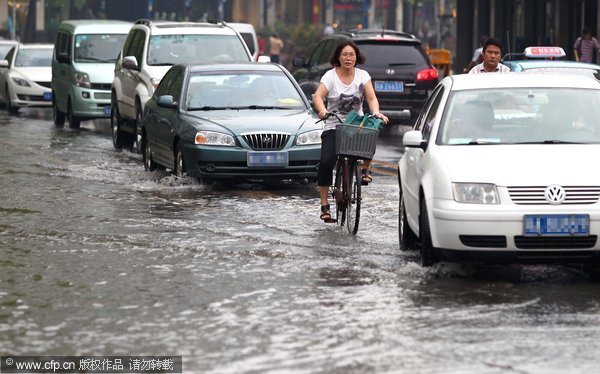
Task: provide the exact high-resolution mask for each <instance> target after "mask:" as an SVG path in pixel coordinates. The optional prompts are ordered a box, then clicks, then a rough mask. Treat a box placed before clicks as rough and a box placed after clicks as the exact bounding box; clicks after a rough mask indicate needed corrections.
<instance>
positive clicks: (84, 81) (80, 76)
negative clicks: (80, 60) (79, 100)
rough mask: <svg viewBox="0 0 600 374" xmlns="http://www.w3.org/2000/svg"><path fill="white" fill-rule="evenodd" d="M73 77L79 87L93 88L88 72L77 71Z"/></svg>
mask: <svg viewBox="0 0 600 374" xmlns="http://www.w3.org/2000/svg"><path fill="white" fill-rule="evenodd" d="M73 78H74V79H75V85H77V86H79V87H85V88H92V84H91V83H90V76H89V75H87V73H80V72H76V73H75V75H74V76H73Z"/></svg>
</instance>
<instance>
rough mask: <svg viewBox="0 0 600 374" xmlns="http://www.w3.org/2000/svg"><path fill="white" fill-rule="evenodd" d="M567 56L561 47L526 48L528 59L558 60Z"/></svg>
mask: <svg viewBox="0 0 600 374" xmlns="http://www.w3.org/2000/svg"><path fill="white" fill-rule="evenodd" d="M566 55H567V54H566V53H565V50H564V49H562V48H561V47H527V48H525V56H526V57H538V58H558V57H565V56H566Z"/></svg>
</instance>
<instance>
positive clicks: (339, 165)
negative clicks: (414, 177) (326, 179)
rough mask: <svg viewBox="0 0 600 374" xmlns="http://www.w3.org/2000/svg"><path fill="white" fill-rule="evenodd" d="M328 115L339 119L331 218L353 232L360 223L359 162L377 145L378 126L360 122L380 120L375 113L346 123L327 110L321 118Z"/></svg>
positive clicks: (360, 176)
mask: <svg viewBox="0 0 600 374" xmlns="http://www.w3.org/2000/svg"><path fill="white" fill-rule="evenodd" d="M330 117H335V118H337V120H338V121H339V122H340V123H339V124H338V125H336V130H335V131H336V136H335V149H336V155H337V158H336V166H335V179H334V181H335V182H334V184H333V186H331V187H330V190H329V192H330V194H331V197H332V198H333V201H334V203H335V209H332V210H331V212H332V216H331V221H328V222H336V223H338V224H339V225H340V226H344V224H346V227H347V229H348V232H349V233H350V234H352V235H356V233H357V232H358V226H359V223H360V208H361V203H362V195H361V186H362V175H361V169H362V168H361V165H362V163H363V160H364V159H372V158H373V155H374V154H375V148H376V146H377V137H378V135H379V130H377V126H376V128H369V127H364V126H363V124H364V122H365V121H366V120H368V119H376V120H377V121H381V120H379V119H378V118H377V117H375V116H374V115H367V114H365V115H364V116H362V117H361V123H360V125H359V126H356V125H352V124H348V123H345V122H344V121H342V119H341V118H340V117H339V115H338V114H337V113H336V112H328V113H327V114H326V115H325V117H324V118H323V119H321V120H319V121H317V123H319V122H321V121H325V120H327V119H328V118H330ZM333 212H335V216H334V215H333Z"/></svg>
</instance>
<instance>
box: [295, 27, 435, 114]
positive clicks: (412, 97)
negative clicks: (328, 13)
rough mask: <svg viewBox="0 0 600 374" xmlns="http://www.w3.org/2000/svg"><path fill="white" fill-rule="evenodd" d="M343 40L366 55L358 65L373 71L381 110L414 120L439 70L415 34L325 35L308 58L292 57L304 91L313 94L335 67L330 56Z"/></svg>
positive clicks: (348, 33) (364, 31) (433, 85)
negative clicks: (325, 75)
mask: <svg viewBox="0 0 600 374" xmlns="http://www.w3.org/2000/svg"><path fill="white" fill-rule="evenodd" d="M344 40H352V41H353V42H354V43H356V44H357V45H358V47H359V48H360V50H361V52H362V53H363V54H364V55H365V56H366V62H365V63H364V64H363V65H359V66H358V67H359V68H362V69H365V70H366V71H367V72H368V73H369V74H370V75H371V80H372V82H373V87H374V88H375V93H376V94H377V99H378V100H379V109H380V111H381V112H382V113H385V115H387V116H388V117H389V118H390V123H408V124H413V123H414V120H415V119H416V118H417V116H418V115H419V111H420V110H421V108H422V107H423V104H424V103H425V101H426V100H427V98H428V96H429V94H430V93H431V90H433V88H434V87H435V85H436V84H437V83H438V71H437V69H436V68H435V67H434V66H433V65H432V64H431V61H430V60H429V57H428V56H427V54H426V53H425V49H424V48H423V46H422V45H421V42H420V41H419V40H418V39H416V38H415V36H414V35H412V34H407V33H403V32H398V31H391V30H366V29H365V30H356V31H353V32H344V33H338V34H333V35H330V36H328V37H326V38H325V39H323V40H322V41H321V42H320V43H319V44H318V45H317V46H316V47H315V49H314V50H313V51H312V52H311V54H310V56H309V57H308V59H305V58H304V57H296V58H294V60H293V65H294V67H295V69H294V71H293V75H294V78H295V79H296V80H297V81H298V83H299V84H300V87H301V88H302V92H304V94H305V95H306V96H307V97H308V98H309V99H310V98H312V95H313V94H314V93H315V91H316V90H317V87H318V86H319V82H320V80H321V77H322V76H323V74H325V72H326V71H327V70H329V69H331V68H332V66H331V64H330V63H329V57H330V56H331V55H332V53H333V51H334V50H335V48H336V47H337V46H338V45H339V44H340V43H341V42H342V41H344Z"/></svg>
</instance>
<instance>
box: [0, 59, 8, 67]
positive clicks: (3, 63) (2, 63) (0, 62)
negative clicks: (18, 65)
mask: <svg viewBox="0 0 600 374" xmlns="http://www.w3.org/2000/svg"><path fill="white" fill-rule="evenodd" d="M7 67H8V60H0V68H7Z"/></svg>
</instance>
